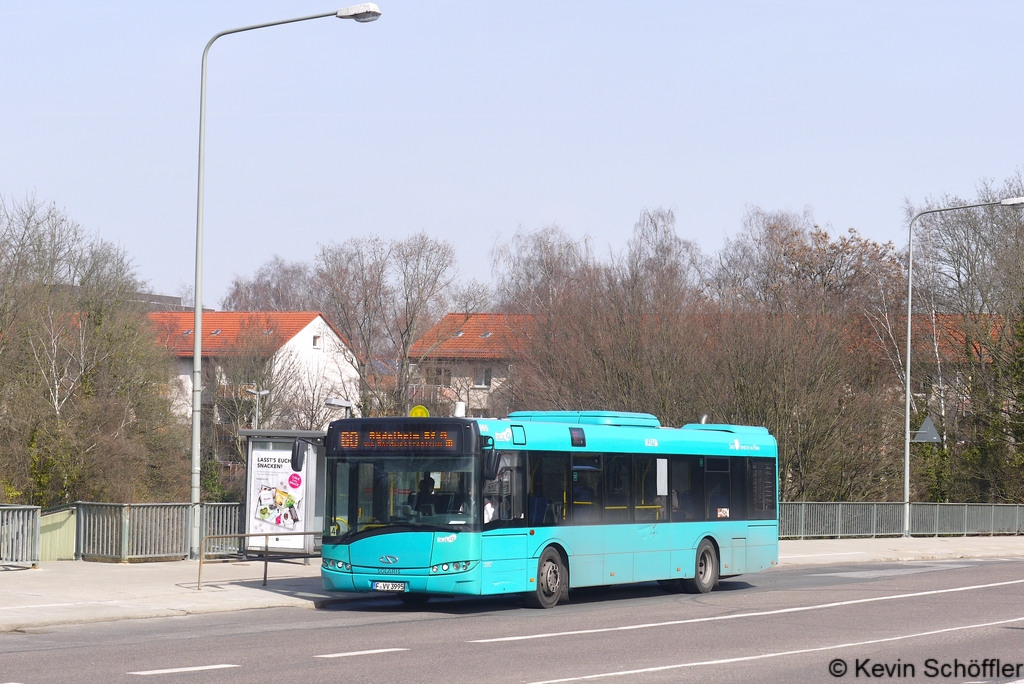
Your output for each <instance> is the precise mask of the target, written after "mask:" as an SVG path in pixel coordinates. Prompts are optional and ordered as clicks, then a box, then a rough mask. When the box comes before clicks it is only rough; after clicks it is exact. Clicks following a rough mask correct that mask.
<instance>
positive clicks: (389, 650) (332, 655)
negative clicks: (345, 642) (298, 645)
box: [313, 648, 409, 658]
mask: <svg viewBox="0 0 1024 684" xmlns="http://www.w3.org/2000/svg"><path fill="white" fill-rule="evenodd" d="M408 650H409V649H407V648H375V649H373V650H372V651H349V652H348V653H328V654H326V655H318V656H313V657H314V658H347V657H349V656H361V655H371V654H373V653H393V652H394V651H408Z"/></svg>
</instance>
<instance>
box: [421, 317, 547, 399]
mask: <svg viewBox="0 0 1024 684" xmlns="http://www.w3.org/2000/svg"><path fill="white" fill-rule="evenodd" d="M527 323H528V319H527V317H524V316H517V315H512V314H502V313H449V314H446V315H445V317H444V318H442V319H441V320H440V321H439V322H438V323H437V325H435V326H433V327H432V328H431V329H430V330H428V331H427V332H426V333H425V334H424V335H423V336H422V337H421V338H420V339H419V340H417V341H416V343H415V344H413V346H412V347H411V349H410V352H409V357H410V359H411V361H412V362H413V363H415V364H416V376H417V383H416V384H415V385H413V386H412V387H411V388H410V393H411V395H412V396H411V397H410V399H412V400H413V401H422V403H424V404H425V405H427V406H428V407H431V405H433V407H435V408H437V409H438V410H441V411H445V410H450V407H451V406H452V405H454V403H455V402H458V401H461V402H465V404H466V415H467V416H477V417H501V416H505V415H508V413H509V411H511V410H513V409H514V403H515V393H514V391H513V387H512V377H511V376H512V371H513V367H514V361H515V358H516V355H517V349H519V348H521V347H522V335H523V329H524V326H525V325H527Z"/></svg>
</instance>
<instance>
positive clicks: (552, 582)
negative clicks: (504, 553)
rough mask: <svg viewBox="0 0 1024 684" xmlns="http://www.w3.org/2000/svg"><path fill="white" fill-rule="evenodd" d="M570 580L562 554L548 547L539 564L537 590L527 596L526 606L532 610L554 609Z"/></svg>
mask: <svg viewBox="0 0 1024 684" xmlns="http://www.w3.org/2000/svg"><path fill="white" fill-rule="evenodd" d="M568 579H569V578H568V575H567V573H566V571H565V566H564V565H563V564H562V556H561V554H559V553H558V551H556V550H555V549H553V548H552V547H550V546H549V547H547V548H546V549H544V553H542V554H541V555H540V561H538V563H537V588H536V589H535V590H533V591H531V592H530V593H528V594H526V597H525V598H526V605H528V606H530V607H531V608H554V607H555V606H557V605H558V600H559V599H560V598H562V594H563V593H564V592H565V590H566V585H565V583H566V582H567V581H568Z"/></svg>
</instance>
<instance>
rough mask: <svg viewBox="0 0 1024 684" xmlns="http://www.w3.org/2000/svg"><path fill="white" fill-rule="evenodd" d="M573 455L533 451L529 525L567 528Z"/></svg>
mask: <svg viewBox="0 0 1024 684" xmlns="http://www.w3.org/2000/svg"><path fill="white" fill-rule="evenodd" d="M568 483H569V454H566V453H559V452H551V451H531V452H530V478H529V480H528V481H527V486H528V493H527V496H526V508H527V521H528V522H527V524H528V525H530V526H531V527H541V526H545V525H565V524H567V523H568V522H569V521H568V515H569V507H568V503H569V487H568Z"/></svg>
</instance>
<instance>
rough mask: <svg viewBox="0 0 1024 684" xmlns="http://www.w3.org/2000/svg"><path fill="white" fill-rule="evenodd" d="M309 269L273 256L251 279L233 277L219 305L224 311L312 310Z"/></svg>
mask: <svg viewBox="0 0 1024 684" xmlns="http://www.w3.org/2000/svg"><path fill="white" fill-rule="evenodd" d="M311 277H312V276H311V273H310V267H309V265H308V264H306V263H304V262H301V261H291V262H289V261H285V260H284V259H282V258H281V257H279V256H277V255H274V257H273V258H271V260H270V261H268V262H267V263H265V264H263V265H262V266H260V267H259V268H258V269H257V270H256V273H254V274H253V275H252V277H251V278H242V277H239V276H235V278H234V279H233V280H232V281H231V286H230V287H229V289H228V293H227V294H226V295H224V298H223V299H222V300H221V302H220V306H221V308H222V309H224V310H226V311H308V310H310V309H313V308H314V302H315V297H314V296H313V292H312V282H311Z"/></svg>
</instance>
